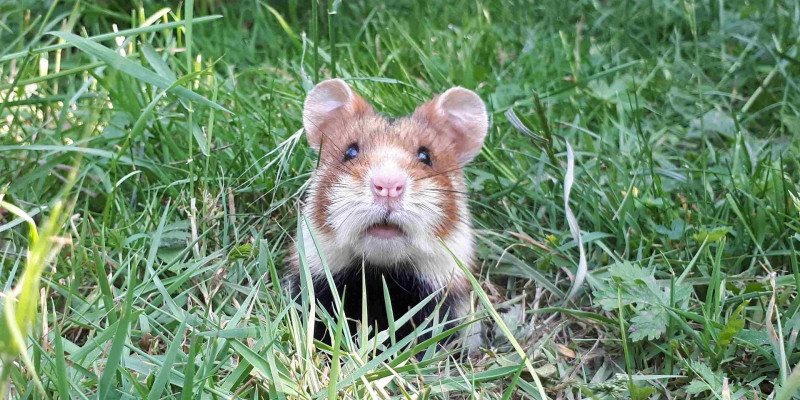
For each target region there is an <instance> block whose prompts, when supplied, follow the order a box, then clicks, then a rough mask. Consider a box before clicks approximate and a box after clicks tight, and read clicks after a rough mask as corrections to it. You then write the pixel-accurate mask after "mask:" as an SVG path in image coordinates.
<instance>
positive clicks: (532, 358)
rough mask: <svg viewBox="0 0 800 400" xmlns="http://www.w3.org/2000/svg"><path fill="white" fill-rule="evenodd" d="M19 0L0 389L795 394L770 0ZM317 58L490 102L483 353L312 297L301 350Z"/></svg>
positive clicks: (327, 70) (789, 200)
mask: <svg viewBox="0 0 800 400" xmlns="http://www.w3.org/2000/svg"><path fill="white" fill-rule="evenodd" d="M22 3H26V4H21V2H4V3H3V2H0V43H3V45H2V46H0V118H2V119H1V120H0V121H2V122H0V198H1V199H2V201H3V202H4V203H2V204H3V205H2V206H0V290H2V292H3V296H2V297H0V302H2V304H3V307H2V310H3V312H2V314H0V317H2V321H3V322H2V324H0V332H2V333H3V335H2V337H0V363H1V364H0V365H1V367H2V372H1V373H0V378H2V382H0V384H2V385H3V386H2V389H1V390H0V392H2V393H5V396H7V397H8V398H13V399H31V398H53V399H54V398H62V399H64V398H103V399H111V398H120V399H122V398H125V399H129V398H148V399H159V398H170V399H181V400H187V399H195V398H200V399H230V398H248V399H250V398H312V397H313V398H319V397H328V398H420V399H422V398H485V399H510V398H513V399H517V398H520V399H529V398H533V399H538V398H543V397H548V398H553V399H556V398H559V399H560V398H595V399H614V398H633V399H645V398H659V399H672V398H690V397H691V398H716V399H763V398H769V396H774V398H777V399H790V398H793V396H794V395H795V394H796V390H797V388H798V387H800V369H797V368H796V366H797V365H798V363H799V362H800V351H798V350H799V349H798V343H797V334H798V332H799V331H800V313H798V312H797V311H798V308H800V297H799V296H798V288H800V268H799V266H798V255H797V251H796V250H797V249H799V248H800V195H799V194H798V191H800V161H798V159H799V157H798V154H800V107H799V106H798V105H800V92H799V91H798V85H800V78H799V77H800V55H799V54H798V47H799V46H800V43H799V42H798V38H800V31H798V26H800V16H799V15H800V4H798V3H797V1H780V0H776V1H750V2H744V1H734V0H719V1H710V0H709V1H688V0H687V1H677V0H650V1H639V2H635V1H628V2H597V1H590V0H586V1H576V2H565V1H551V0H546V1H537V2H529V1H512V0H507V1H491V2H490V1H485V2H480V1H478V2H475V1H461V0H456V1H451V2H446V3H444V2H441V3H440V2H426V1H398V2H336V1H330V2H327V3H326V2H319V3H314V2H308V1H298V0H289V1H286V2H266V1H259V2H247V3H245V2H242V3H239V2H222V1H212V0H198V1H195V2H192V1H187V2H185V4H181V5H177V4H175V3H173V4H171V5H159V4H155V3H154V2H145V3H146V4H140V3H141V2H134V3H133V5H125V4H123V3H122V2H120V3H114V2H103V1H99V0H86V1H81V2H79V3H78V2H71V1H60V2H30V4H27V3H28V2H22ZM27 7H31V8H27ZM164 7H169V8H164ZM333 75H335V76H341V77H344V78H346V79H348V80H349V81H350V83H351V84H352V85H354V86H355V87H356V89H357V90H358V91H359V92H361V93H362V94H364V96H365V97H366V98H368V99H370V100H371V101H372V102H373V103H374V104H375V106H376V107H377V108H378V109H379V110H381V111H384V112H386V113H389V114H396V115H400V114H406V113H408V112H410V111H411V110H412V109H413V108H414V106H415V105H416V104H418V103H420V102H421V101H423V100H425V99H428V98H430V97H431V96H432V95H434V94H435V93H438V92H441V91H444V90H446V89H447V88H449V87H451V86H453V85H461V86H465V87H468V88H471V89H474V90H476V91H477V92H478V93H479V94H480V95H481V96H482V97H483V98H484V99H485V100H486V101H487V104H488V105H489V107H490V111H491V116H492V121H491V122H492V125H491V129H490V132H489V135H488V138H487V144H486V147H485V148H484V150H483V152H482V153H481V155H480V156H479V157H478V158H477V160H476V162H475V163H474V164H472V165H471V166H470V167H469V168H467V171H466V174H467V176H468V178H469V187H470V191H471V192H472V194H473V195H472V197H471V200H470V205H471V208H472V211H473V214H474V219H475V226H476V233H477V236H478V241H479V246H478V252H479V254H478V255H479V257H478V259H479V260H480V265H479V271H480V273H479V274H476V280H475V284H476V285H477V289H480V290H476V299H475V302H476V306H477V309H476V313H478V315H479V316H482V317H484V318H485V321H486V324H485V325H486V328H485V330H484V332H483V335H484V336H485V338H484V351H483V354H482V355H481V356H480V357H478V358H475V359H471V360H469V359H464V358H461V357H460V356H459V353H460V350H461V349H459V348H458V347H456V348H454V349H452V350H451V351H444V350H438V349H437V348H436V346H435V342H436V341H438V340H443V339H444V337H445V336H447V335H448V334H450V333H452V332H447V331H445V332H442V328H441V326H438V325H437V324H438V322H437V321H431V322H430V324H429V325H428V326H427V327H425V328H420V329H431V330H433V331H434V333H435V334H434V339H433V340H432V341H430V342H429V343H422V344H419V343H416V344H415V343H414V342H413V341H410V340H409V341H403V340H400V338H397V340H396V342H395V339H394V338H390V337H389V336H387V335H389V333H383V334H382V335H383V336H381V338H386V340H385V344H383V345H380V346H379V347H381V346H382V347H381V348H383V349H384V351H383V352H375V351H374V350H375V346H378V345H377V344H376V342H375V341H374V338H367V336H366V335H363V334H361V335H360V336H358V337H357V338H352V337H351V336H350V335H349V334H346V331H347V324H341V323H338V322H337V321H339V318H338V316H330V317H331V318H326V319H325V320H326V321H327V322H328V325H329V329H330V330H331V331H332V332H338V334H337V339H336V342H335V343H334V346H333V347H331V346H329V345H327V344H324V343H315V342H312V341H311V340H310V339H308V336H307V332H308V328H309V324H308V321H309V318H310V317H313V315H314V314H313V313H309V308H308V305H309V302H310V301H311V300H309V299H307V298H306V300H304V301H305V303H304V305H305V306H304V307H294V306H292V304H293V302H292V301H291V299H287V298H286V297H285V296H284V295H282V294H281V293H282V292H281V290H280V289H279V278H280V273H281V272H280V271H281V268H282V264H283V259H284V257H285V256H286V250H287V247H288V246H289V245H290V243H291V240H292V239H291V237H292V234H293V231H294V227H295V226H296V225H297V221H298V218H299V216H298V213H297V209H298V202H299V201H300V200H301V198H302V194H303V190H304V188H305V186H304V183H305V181H306V179H307V178H308V176H309V173H310V171H311V170H312V169H313V167H314V165H315V156H314V155H313V153H312V152H311V150H310V149H308V148H307V146H306V144H305V141H304V139H303V138H302V133H301V131H300V128H301V105H302V101H303V98H304V96H305V93H306V91H307V90H309V89H310V87H311V86H313V84H314V82H317V81H319V80H321V79H323V78H326V77H329V76H333ZM536 96H538V97H536ZM508 110H513V112H514V114H515V115H517V116H518V117H519V118H518V119H519V122H518V123H516V121H515V124H512V123H511V122H510V121H509V115H510V113H507V112H508ZM511 119H512V120H515V119H514V118H511ZM567 142H568V143H569V145H571V147H572V149H573V150H574V152H573V155H574V162H575V164H574V173H573V174H572V175H568V174H567V144H566V143H567ZM567 178H571V179H572V180H574V182H573V184H572V187H571V195H570V197H569V199H568V204H569V206H570V207H569V208H570V209H571V212H572V213H574V216H575V222H577V224H578V225H579V227H580V233H581V242H582V244H583V250H584V251H585V255H586V262H587V265H588V273H587V274H586V279H585V281H584V283H583V284H582V285H581V286H580V287H579V289H578V290H577V292H576V293H575V296H574V297H572V298H570V299H569V300H567V294H568V293H570V289H571V287H572V282H573V279H574V276H575V274H576V271H577V268H578V265H579V255H580V254H581V251H580V249H579V247H578V246H577V245H576V243H577V242H578V241H576V239H575V238H574V237H573V234H572V232H571V231H570V226H569V224H568V222H567V215H568V212H567V210H566V209H565V198H564V185H565V179H567ZM6 204H8V205H6ZM13 206H16V208H14V207H13ZM59 210H60V212H59ZM25 221H29V222H30V223H26V222H25ZM35 226H39V228H38V230H37V229H36V228H35ZM37 231H38V232H39V235H38V238H37V235H36V233H35V232H37ZM59 248H60V250H59ZM42 271H43V272H42ZM40 273H41V276H40V277H39V274H40ZM488 302H490V304H492V305H493V306H494V311H493V312H492V313H486V312H482V311H481V307H480V304H485V303H486V304H488ZM37 303H38V304H37ZM31 305H34V306H35V307H34V309H35V312H33V313H30V312H28V311H29V310H30V306H31ZM320 312H321V311H320V310H317V313H316V315H317V316H318V317H319V316H320V315H319V313H320ZM395 318H396V322H397V323H399V322H400V321H401V320H403V318H402V316H399V315H395ZM14 332H17V333H19V335H15V334H14ZM429 345H430V346H429ZM418 352H419V354H422V356H421V357H420V358H419V359H417V358H416V357H414V354H416V353H418ZM331 360H335V361H337V362H336V363H335V364H334V365H331ZM527 366H530V367H527ZM538 382H541V385H542V389H540V388H538V387H537V386H538ZM0 397H2V396H0Z"/></svg>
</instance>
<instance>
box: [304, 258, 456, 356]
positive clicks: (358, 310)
mask: <svg viewBox="0 0 800 400" xmlns="http://www.w3.org/2000/svg"><path fill="white" fill-rule="evenodd" d="M362 275H363V279H364V283H362ZM332 277H333V280H334V282H335V284H336V288H337V290H338V292H339V295H340V296H343V297H344V303H343V306H344V307H343V308H344V312H345V315H346V316H347V319H348V321H349V325H350V329H351V330H350V331H351V333H356V330H355V329H356V324H355V322H354V321H355V320H360V319H361V316H362V306H363V303H364V298H366V304H367V318H368V320H369V321H367V322H364V321H362V323H368V324H369V325H370V326H372V327H377V331H381V330H385V329H387V328H388V327H389V318H390V316H389V315H388V310H387V307H386V301H385V298H386V297H387V296H385V295H384V288H383V287H384V281H385V282H386V289H387V291H388V298H389V299H390V301H391V306H392V307H391V308H392V311H391V314H392V316H391V318H393V319H394V320H397V319H399V318H400V317H402V316H403V315H405V314H406V313H407V312H408V311H409V310H411V309H412V308H414V307H415V306H417V305H418V304H419V303H420V302H422V301H423V300H424V299H426V298H427V297H428V296H430V295H431V294H432V293H434V292H436V291H437V290H438V289H439V287H434V286H433V285H431V284H430V283H429V282H427V281H425V280H424V279H422V278H420V277H419V276H418V275H417V274H416V273H415V272H414V268H413V267H412V266H411V265H402V264H401V265H396V266H392V267H391V268H387V267H383V266H379V265H373V264H370V263H364V264H363V268H362V261H361V260H355V261H354V262H353V263H352V264H351V265H350V266H348V267H347V268H345V269H343V270H341V271H339V272H337V273H335V274H333V275H332ZM296 279H298V280H299V278H296ZM362 285H363V286H364V287H365V288H366V293H363V289H364V287H362ZM295 288H297V289H301V288H300V283H299V281H297V282H296V285H295ZM443 292H444V291H443ZM314 294H315V296H316V299H317V302H318V303H319V304H320V305H321V306H322V307H324V308H325V309H326V311H327V312H328V313H329V314H330V315H332V316H334V315H336V307H335V300H334V294H333V292H332V291H331V288H330V285H329V283H328V280H327V279H325V277H324V276H319V277H314ZM443 296H444V294H443V293H439V294H437V295H436V296H435V297H434V298H433V299H432V300H431V301H429V302H428V303H427V304H425V305H424V306H423V307H422V308H420V310H419V311H417V312H416V313H415V314H414V315H413V317H412V318H411V320H410V321H409V322H406V324H405V325H403V326H402V327H400V328H398V329H397V331H396V332H395V333H396V337H397V339H398V340H399V339H400V338H402V337H405V336H407V335H408V334H410V333H412V332H413V331H414V330H415V329H416V327H417V326H419V325H420V324H421V323H422V322H423V321H424V320H425V319H426V318H428V317H429V316H430V315H431V314H432V313H433V312H435V310H436V306H437V304H439V303H440V302H441V303H442V306H441V307H440V308H439V314H440V319H439V321H440V322H441V321H444V318H449V319H452V318H453V316H454V313H453V311H452V310H450V308H451V306H452V305H453V304H454V301H453V300H454V299H453V298H452V296H444V297H443ZM448 310H450V311H449V312H448ZM430 326H431V325H430V324H429V325H428V327H430ZM448 327H449V326H448ZM314 331H315V336H316V337H317V339H319V340H324V338H325V337H327V329H325V327H324V325H322V324H321V323H318V324H317V326H316V327H315V329H314ZM374 332H376V331H374V330H373V333H374ZM428 337H430V335H429V334H426V335H421V336H420V337H419V340H420V341H422V340H425V339H427V338H428Z"/></svg>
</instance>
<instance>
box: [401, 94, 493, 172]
mask: <svg viewBox="0 0 800 400" xmlns="http://www.w3.org/2000/svg"><path fill="white" fill-rule="evenodd" d="M414 116H415V117H417V118H422V119H424V120H425V121H428V122H429V123H431V124H432V125H433V126H434V127H435V128H436V129H437V130H438V131H439V132H440V133H441V134H444V135H447V136H448V137H449V139H450V141H451V142H452V143H453V146H454V148H455V150H456V160H457V161H458V162H459V164H461V165H465V164H467V163H469V162H470V161H472V159H474V158H475V156H477V155H478V153H480V152H481V147H483V139H484V138H485V137H486V131H487V130H488V129H489V116H488V114H487V113H486V106H485V105H484V104H483V100H481V98H480V97H478V95H477V94H475V92H473V91H471V90H469V89H464V88H462V87H459V86H456V87H453V88H450V89H448V90H447V91H446V92H444V93H442V94H440V95H439V96H436V97H435V98H434V99H433V100H431V101H429V102H427V103H425V104H423V105H421V106H419V108H417V110H416V111H415V112H414Z"/></svg>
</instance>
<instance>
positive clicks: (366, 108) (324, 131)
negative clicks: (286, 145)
mask: <svg viewBox="0 0 800 400" xmlns="http://www.w3.org/2000/svg"><path fill="white" fill-rule="evenodd" d="M369 113H372V106H370V105H369V103H367V102H366V100H364V99H362V98H361V96H359V95H358V94H356V93H355V92H353V90H352V89H350V86H349V85H348V84H347V83H345V81H343V80H341V79H328V80H326V81H322V82H320V83H318V84H317V86H314V88H313V89H311V91H310V92H308V96H306V102H305V104H304V106H303V128H305V130H306V139H307V140H308V144H309V145H310V146H311V147H312V148H313V149H314V150H317V151H319V149H320V146H321V145H322V142H323V141H324V140H325V138H324V136H328V135H333V134H335V129H331V124H332V123H333V122H335V121H341V120H346V119H348V118H352V117H355V116H358V115H363V114H369Z"/></svg>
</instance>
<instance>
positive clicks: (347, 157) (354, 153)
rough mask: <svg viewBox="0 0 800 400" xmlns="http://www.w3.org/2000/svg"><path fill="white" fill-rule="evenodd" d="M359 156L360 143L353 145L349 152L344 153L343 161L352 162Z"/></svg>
mask: <svg viewBox="0 0 800 400" xmlns="http://www.w3.org/2000/svg"><path fill="white" fill-rule="evenodd" d="M357 155H358V143H353V144H351V145H350V147H348V148H347V150H345V151H344V160H343V161H350V160H352V159H354V158H356V156H357Z"/></svg>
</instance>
